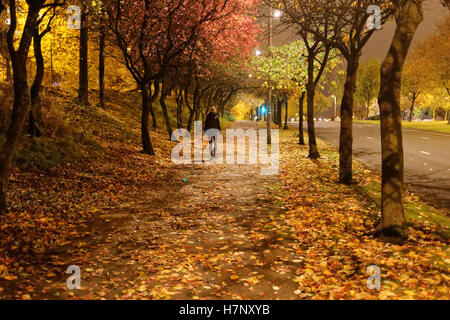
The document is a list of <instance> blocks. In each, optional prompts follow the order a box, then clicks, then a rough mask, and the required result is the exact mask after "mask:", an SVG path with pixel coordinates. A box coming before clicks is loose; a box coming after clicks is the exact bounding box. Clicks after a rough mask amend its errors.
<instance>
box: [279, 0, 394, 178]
mask: <svg viewBox="0 0 450 320" xmlns="http://www.w3.org/2000/svg"><path fill="white" fill-rule="evenodd" d="M282 2H283V3H287V2H291V3H292V4H291V5H292V7H293V8H295V7H294V4H297V7H299V8H304V9H303V10H301V11H300V10H298V9H297V10H296V19H300V20H302V19H303V21H311V20H312V21H314V22H313V23H303V28H304V29H305V30H306V31H307V32H309V33H311V34H313V35H314V36H315V37H316V38H317V39H318V40H320V41H322V42H323V43H324V44H325V45H327V46H330V47H332V48H336V49H337V50H339V51H340V53H341V54H342V56H343V57H344V58H345V60H346V64H347V66H346V80H345V85H344V92H343V97H342V103H341V111H340V115H341V133H340V142H339V154H340V158H339V159H340V160H339V182H340V183H343V184H351V183H352V182H353V179H352V176H353V173H352V161H353V157H352V151H353V130H352V122H353V109H354V94H355V90H356V77H357V72H358V68H359V58H360V56H361V52H362V49H363V48H364V46H365V45H366V43H367V41H368V40H369V39H370V37H371V36H372V34H373V32H374V31H375V30H376V28H375V25H374V26H373V27H371V28H369V27H368V26H367V21H368V18H369V16H370V15H371V14H372V12H370V11H369V10H368V9H369V8H370V7H372V8H375V7H378V8H380V9H383V11H382V12H380V13H379V16H378V17H379V22H380V23H383V22H384V21H385V20H386V19H387V17H389V16H390V14H391V11H390V9H389V8H390V2H389V1H386V0H378V1H373V0H356V1H355V0H342V1H328V0H311V1H308V2H307V3H303V2H300V4H299V1H282ZM375 19H377V18H375ZM327 30H328V32H324V31H327Z"/></svg>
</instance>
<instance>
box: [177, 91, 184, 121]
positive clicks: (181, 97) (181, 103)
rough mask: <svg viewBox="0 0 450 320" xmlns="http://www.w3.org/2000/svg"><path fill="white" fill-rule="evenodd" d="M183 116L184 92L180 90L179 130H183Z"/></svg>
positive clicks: (178, 98) (178, 100) (178, 102)
mask: <svg viewBox="0 0 450 320" xmlns="http://www.w3.org/2000/svg"><path fill="white" fill-rule="evenodd" d="M182 115H183V90H181V89H180V92H179V93H178V95H177V128H178V129H181V128H182V127H183V123H182Z"/></svg>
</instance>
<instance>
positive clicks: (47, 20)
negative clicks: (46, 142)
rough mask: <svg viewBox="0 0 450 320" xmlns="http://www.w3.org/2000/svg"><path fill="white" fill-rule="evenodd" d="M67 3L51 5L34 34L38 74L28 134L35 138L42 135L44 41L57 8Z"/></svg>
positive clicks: (31, 90)
mask: <svg viewBox="0 0 450 320" xmlns="http://www.w3.org/2000/svg"><path fill="white" fill-rule="evenodd" d="M64 4H65V1H60V2H56V3H53V4H50V5H49V6H48V7H47V8H46V10H45V11H44V12H43V13H42V14H41V15H40V16H39V19H38V21H37V27H36V30H34V33H33V49H34V50H33V52H34V59H35V61H36V74H35V77H34V80H33V84H32V85H31V89H30V98H31V108H30V113H29V116H28V118H29V123H28V133H29V134H30V135H31V136H33V137H39V136H41V135H42V130H41V128H40V127H41V124H40V122H41V90H42V81H43V79H44V72H45V63H44V55H43V53H42V39H43V38H44V36H45V35H46V34H48V33H49V32H50V31H51V24H52V21H53V19H54V18H55V16H56V9H57V7H60V6H63V5H64Z"/></svg>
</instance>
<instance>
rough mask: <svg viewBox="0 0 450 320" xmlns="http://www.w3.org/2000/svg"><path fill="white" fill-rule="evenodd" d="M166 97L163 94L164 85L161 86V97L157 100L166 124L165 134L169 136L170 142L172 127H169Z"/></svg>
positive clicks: (164, 93) (165, 94)
mask: <svg viewBox="0 0 450 320" xmlns="http://www.w3.org/2000/svg"><path fill="white" fill-rule="evenodd" d="M166 97H167V93H166V92H165V89H164V84H163V89H162V92H161V97H160V99H159V103H160V104H161V109H162V112H163V117H164V122H165V123H166V130H167V134H168V135H169V140H170V139H172V126H171V125H170V119H169V113H168V111H167V105H166Z"/></svg>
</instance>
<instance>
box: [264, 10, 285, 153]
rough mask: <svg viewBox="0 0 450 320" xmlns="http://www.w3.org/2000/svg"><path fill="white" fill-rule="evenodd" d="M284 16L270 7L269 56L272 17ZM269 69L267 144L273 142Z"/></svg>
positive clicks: (269, 51)
mask: <svg viewBox="0 0 450 320" xmlns="http://www.w3.org/2000/svg"><path fill="white" fill-rule="evenodd" d="M281 16H282V12H281V11H280V10H275V11H273V10H272V7H269V46H268V49H267V53H268V56H269V57H271V56H272V53H271V47H272V19H273V18H274V17H275V18H280V17H281ZM271 71H272V70H269V82H268V84H269V92H268V97H267V144H272V131H271V129H272V126H271V124H272V111H271V110H272V78H271V76H270V72H271Z"/></svg>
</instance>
